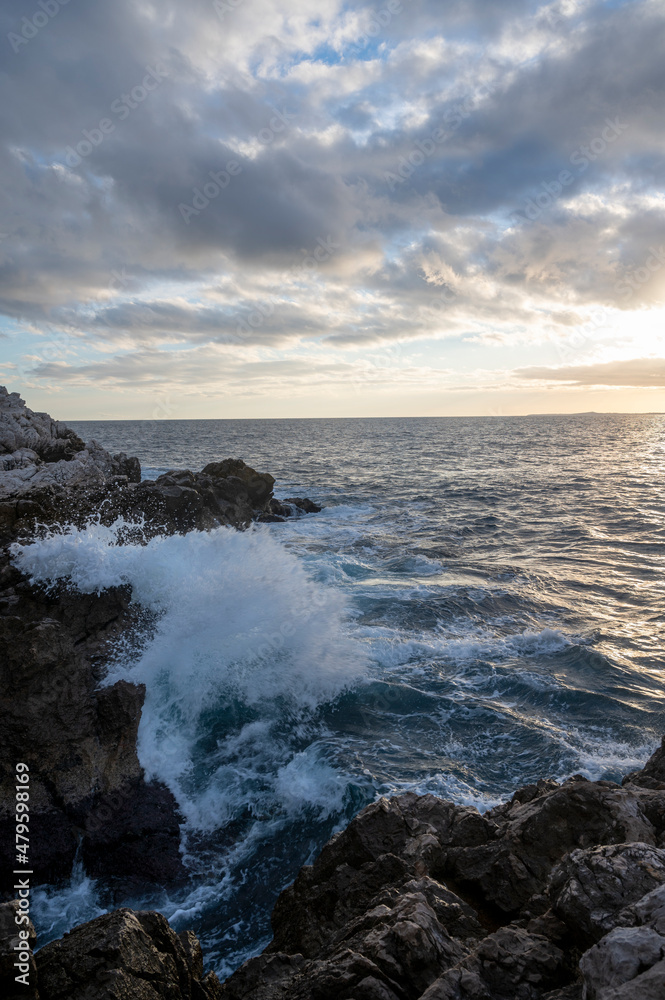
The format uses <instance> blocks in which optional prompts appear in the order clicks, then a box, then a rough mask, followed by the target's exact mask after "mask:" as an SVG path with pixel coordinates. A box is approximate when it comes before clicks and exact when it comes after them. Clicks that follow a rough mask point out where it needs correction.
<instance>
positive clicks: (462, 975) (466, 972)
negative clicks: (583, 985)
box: [421, 927, 565, 1000]
mask: <svg viewBox="0 0 665 1000" xmlns="http://www.w3.org/2000/svg"><path fill="white" fill-rule="evenodd" d="M564 974H565V959H564V954H563V952H562V951H561V950H560V949H559V948H557V947H556V946H555V945H553V944H552V942H551V941H549V940H548V939H547V938H545V937H542V936H540V935H537V934H529V932H527V931H525V930H523V929H521V928H518V927H503V928H501V929H500V930H498V931H496V933H494V934H490V935H489V936H488V937H486V938H485V939H484V940H483V941H481V943H480V944H479V945H478V947H477V948H476V949H475V951H474V952H472V954H471V955H469V956H468V957H467V958H465V959H464V960H463V961H462V962H460V963H459V964H458V965H456V966H455V967H454V968H452V969H449V970H448V971H446V972H445V973H444V974H443V975H442V976H441V977H440V978H439V979H437V980H436V982H435V983H433V984H432V985H431V986H430V987H429V989H427V990H426V991H425V992H424V993H423V994H422V998H421V1000H466V998H469V1000H471V998H474V1000H475V998H478V1000H481V998H482V1000H487V998H497V1000H498V998H501V1000H503V998H506V1000H508V998H511V1000H513V998H514V1000H539V998H540V997H542V995H543V992H544V991H545V990H551V989H552V987H554V986H556V985H558V982H559V981H560V980H561V979H562V978H563V975H564Z"/></svg>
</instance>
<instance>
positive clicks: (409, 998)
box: [223, 751, 665, 1000]
mask: <svg viewBox="0 0 665 1000" xmlns="http://www.w3.org/2000/svg"><path fill="white" fill-rule="evenodd" d="M661 752H662V751H658V752H657V753H656V754H655V755H654V757H653V758H652V759H651V761H649V763H648V764H647V766H646V767H645V769H644V771H643V772H637V773H636V775H634V776H631V780H630V781H629V782H627V783H626V785H625V786H624V787H620V786H619V785H616V784H614V783H613V782H608V781H600V782H590V781H586V780H585V779H583V778H580V777H579V776H578V777H576V778H572V779H570V780H568V781H567V782H564V784H562V785H559V784H557V782H555V781H551V780H548V781H541V782H539V783H538V784H537V785H530V786H527V787H526V788H522V789H520V790H519V791H518V792H517V793H516V794H515V795H514V796H513V798H512V799H511V800H510V802H507V803H505V804H504V805H502V806H498V807H497V808H495V809H493V810H491V811H490V812H488V813H485V815H483V816H481V815H480V814H479V813H478V812H477V811H476V810H475V809H473V808H471V807H469V806H457V805H455V804H453V803H451V802H445V801H442V800H441V799H438V798H435V797H434V796H431V795H426V796H417V795H413V794H407V795H401V796H398V797H397V798H393V799H391V800H386V799H381V800H379V801H378V802H376V803H374V804H373V805H370V806H368V807H367V808H366V809H364V810H363V811H362V812H361V813H359V814H358V816H356V817H355V819H354V820H352V821H351V823H350V824H349V825H348V827H347V828H346V830H344V831H343V832H341V833H339V834H337V835H336V836H335V837H333V839H332V840H331V841H329V843H328V844H326V846H325V847H324V848H323V850H322V851H321V853H320V855H319V857H318V858H317V859H316V861H315V862H314V864H313V865H310V866H305V867H304V868H303V869H302V870H301V872H300V874H299V875H298V878H297V879H296V881H295V883H294V884H293V885H292V886H290V887H289V888H288V889H286V890H285V891H284V892H283V893H282V895H281V896H280V898H279V899H278V901H277V904H276V906H275V909H274V912H273V918H272V923H273V931H274V939H273V941H272V943H271V944H270V945H269V946H268V948H267V949H266V951H265V952H264V953H263V954H262V955H260V956H258V957H257V958H254V959H251V960H250V961H249V962H247V963H245V965H244V966H243V967H242V968H241V969H239V970H238V971H237V972H236V973H235V974H234V975H233V976H232V977H231V978H230V979H229V980H228V981H227V982H226V983H225V984H224V986H223V995H224V997H225V998H228V1000H249V998H251V1000H287V998H288V1000H333V998H334V1000H338V998H339V1000H358V998H365V1000H392V998H396V1000H541V998H543V1000H544V998H545V997H548V998H550V1000H581V997H582V987H583V982H582V978H581V976H580V972H579V969H578V963H579V960H580V958H581V956H582V954H583V953H584V951H585V949H587V948H589V946H592V945H593V944H594V942H599V943H598V945H597V946H594V947H596V948H598V949H600V951H598V952H597V953H596V952H595V951H594V948H592V949H591V952H587V953H586V954H585V958H584V961H583V965H582V968H583V970H584V976H585V977H586V981H587V985H588V987H589V994H588V995H589V997H592V996H594V997H595V996H597V997H598V998H599V1000H615V995H614V993H608V994H607V995H606V994H605V993H604V992H602V990H604V989H614V988H615V987H616V985H617V983H618V978H620V977H621V976H624V977H634V976H637V975H639V976H640V977H644V976H646V978H645V979H644V983H643V984H642V983H641V982H640V988H642V987H643V988H645V989H646V988H647V987H648V988H649V989H652V986H653V983H657V984H658V988H659V989H660V990H661V993H654V994H653V996H661V997H663V996H665V978H663V975H662V973H661V971H660V969H661V965H662V967H663V968H664V969H665V961H663V962H661V952H660V950H659V947H660V946H659V945H658V941H657V940H656V939H657V937H658V935H659V934H660V933H661V932H665V895H662V893H663V892H665V850H663V849H662V847H663V845H664V842H665V815H664V814H663V811H662V810H663V806H664V805H665V789H660V788H652V787H651V786H650V785H647V786H646V787H645V785H644V783H643V779H644V777H645V776H646V777H648V776H649V775H650V774H652V773H653V771H654V768H655V767H657V766H658V761H659V759H660V757H659V755H660V754H661ZM652 890H653V891H652ZM658 893H660V894H661V896H659V897H658V899H655V900H653V901H652V902H651V903H650V904H649V905H648V906H646V908H645V906H644V904H645V901H648V900H650V899H651V898H652V897H656V896H657V894H658ZM645 894H648V895H645ZM661 897H662V898H661ZM640 907H642V909H640ZM659 907H660V908H659ZM658 921H660V923H659V922H658ZM638 925H639V934H638V933H637V932H636V931H632V933H633V937H634V939H635V941H637V940H638V938H639V941H640V942H641V943H640V945H639V947H640V949H641V950H640V954H643V955H644V961H643V962H642V963H640V962H637V963H636V962H634V961H633V963H632V965H631V964H630V962H623V963H620V962H618V960H617V962H615V965H616V966H617V968H616V969H615V968H614V966H613V965H612V962H611V961H610V962H609V965H608V961H609V960H608V958H607V955H608V954H609V951H608V946H607V945H603V941H606V940H608V941H609V940H610V938H611V935H612V934H615V935H618V934H619V931H618V930H617V928H621V933H623V934H624V937H626V941H627V942H628V943H627V944H626V943H624V944H622V946H621V947H622V948H623V950H624V952H625V951H627V949H628V947H629V943H630V942H629V941H628V939H629V938H630V940H633V938H631V937H630V935H629V934H627V932H626V928H627V927H630V928H631V929H633V928H635V927H637V926H638ZM645 927H647V928H648V933H647V931H646V930H644V929H643V928H645ZM608 932H609V933H608ZM606 935H607V938H606ZM663 945H665V939H663ZM603 948H604V950H603ZM622 954H623V952H622ZM589 956H591V957H590V958H589ZM594 956H595V957H594ZM662 959H663V960H665V950H664V951H663V953H662ZM644 963H647V965H648V968H645V965H644ZM658 963H660V964H658ZM619 967H620V968H619ZM608 969H609V971H608ZM617 969H618V971H617ZM599 970H600V971H599ZM594 977H595V978H594ZM613 977H614V978H613ZM629 982H630V979H626V980H625V982H623V985H622V986H621V989H623V990H626V989H627V988H628V985H627V984H628V983H629ZM636 982H637V980H636ZM594 983H597V984H600V985H598V988H597V987H596V986H594V985H593V984H594ZM631 988H632V987H631ZM598 989H600V990H601V991H600V992H598ZM592 990H596V992H595V993H594V992H591V991H592ZM643 995H644V997H650V996H651V995H652V994H651V993H644V994H643ZM633 996H634V997H635V1000H637V997H641V996H642V994H640V993H639V992H633V993H625V997H626V1000H627V998H629V997H631V998H632V997H633ZM619 997H624V993H620V994H619V993H617V995H616V1000H619Z"/></svg>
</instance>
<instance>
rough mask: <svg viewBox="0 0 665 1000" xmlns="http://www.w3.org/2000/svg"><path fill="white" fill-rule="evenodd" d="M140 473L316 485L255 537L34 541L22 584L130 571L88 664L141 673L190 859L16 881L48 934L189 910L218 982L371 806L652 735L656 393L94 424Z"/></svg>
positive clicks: (559, 763)
mask: <svg viewBox="0 0 665 1000" xmlns="http://www.w3.org/2000/svg"><path fill="white" fill-rule="evenodd" d="M71 426H72V427H73V428H74V429H75V430H76V431H77V432H78V433H79V434H80V435H81V436H82V437H83V438H84V439H86V440H90V439H95V440H97V441H98V442H99V443H100V444H102V445H103V446H104V447H105V448H107V449H109V450H110V451H112V452H118V451H124V452H126V453H127V454H129V455H137V456H138V457H139V458H140V460H141V464H142V467H143V475H144V477H146V478H155V477H157V476H158V475H160V474H161V473H163V472H165V471H167V470H169V469H173V468H188V469H192V470H194V471H197V470H200V469H201V468H202V467H203V466H204V465H206V463H208V462H210V461H216V460H220V459H224V458H227V457H233V458H242V459H244V460H245V461H246V462H247V463H248V464H249V465H251V466H253V467H254V468H256V469H258V470H260V471H267V472H270V473H272V475H273V476H274V477H275V479H276V484H275V495H276V496H277V497H279V498H286V497H293V496H306V497H310V498H311V499H313V500H314V501H316V502H318V503H320V504H321V505H322V506H323V510H322V511H321V513H318V514H308V515H305V516H302V517H299V518H296V519H292V520H289V521H287V522H285V523H275V524H262V525H257V526H255V527H253V528H251V529H249V530H247V531H245V532H237V531H234V530H232V529H228V528H219V529H217V530H215V531H212V532H209V533H196V532H195V533H190V534H188V535H185V536H172V537H168V538H167V537H164V538H157V539H154V540H152V541H151V542H150V543H149V544H147V545H142V544H139V543H136V544H127V545H119V544H118V532H119V528H120V526H118V525H116V526H113V527H110V528H109V527H102V526H100V525H99V524H94V523H93V524H91V525H89V526H88V527H87V528H86V529H85V530H82V531H81V530H79V531H77V530H74V529H72V530H71V531H69V532H67V533H65V534H61V535H53V536H51V537H48V538H45V539H42V540H41V541H39V542H36V543H34V544H33V545H31V546H29V547H26V549H25V550H24V552H23V554H22V558H23V559H24V566H25V567H26V568H28V569H29V570H30V572H31V573H32V574H33V575H34V576H35V578H36V579H41V580H42V581H44V582H46V583H49V582H51V583H52V582H54V581H57V580H60V581H62V580H66V581H68V582H69V584H70V585H71V586H73V587H77V588H78V589H80V590H83V591H87V592H90V591H95V590H101V589H103V588H105V587H108V586H112V585H115V584H118V583H129V584H131V586H132V588H133V600H134V601H135V602H136V603H137V604H138V605H139V606H140V607H141V608H142V609H145V612H146V615H145V621H146V625H145V633H144V634H143V636H142V638H141V641H140V643H139V645H138V647H137V646H136V645H133V646H129V645H126V646H123V645H119V646H118V648H117V649H116V650H115V652H114V656H113V662H112V663H111V665H110V667H109V675H108V677H107V679H106V681H105V683H113V682H114V681H115V680H117V679H118V678H121V677H124V678H127V679H128V680H132V681H137V682H143V683H145V684H146V686H147V694H146V702H145V708H144V712H143V717H142V721H141V725H140V730H139V747H138V750H139V757H140V760H141V763H142V765H143V767H144V768H145V771H146V774H147V776H148V777H150V778H153V777H154V778H157V779H159V780H161V781H163V782H165V783H166V784H167V785H168V787H169V788H170V789H171V790H172V791H173V793H174V795H175V796H176V799H177V801H178V804H179V807H180V810H181V812H182V816H183V826H182V851H183V858H184V862H185V864H186V866H187V870H188V872H189V880H188V882H187V884H186V885H185V886H183V887H182V888H180V889H178V890H177V891H173V890H172V891H170V892H169V891H167V890H165V889H156V890H155V891H154V892H153V893H151V894H149V895H144V896H142V897H140V898H128V899H126V900H121V901H118V900H116V901H115V902H111V901H110V899H109V896H108V893H107V890H106V888H105V887H104V886H103V885H101V884H98V883H96V882H95V881H94V880H93V879H91V878H90V877H89V876H88V874H87V873H86V872H85V870H84V869H83V868H82V866H81V864H80V862H79V861H77V862H76V863H75V866H74V870H73V871H72V876H71V880H70V881H69V882H67V883H66V884H62V885H58V886H41V887H39V888H38V889H37V890H36V891H35V893H34V897H33V904H34V905H33V917H34V920H35V923H36V925H37V929H38V934H39V941H38V943H39V944H40V945H43V944H44V943H46V942H47V941H48V940H51V939H53V938H55V937H59V936H60V935H61V934H62V933H63V932H64V931H66V930H68V929H69V928H71V927H72V926H74V925H76V924H77V923H80V922H82V921H84V920H88V919H91V918H92V917H94V916H97V915H98V914H101V913H103V912H106V911H107V910H108V909H109V908H113V907H114V906H118V905H129V906H134V907H138V908H142V909H145V908H155V909H159V910H160V911H161V912H163V913H164V914H165V915H166V916H167V917H168V919H169V920H170V921H171V923H172V925H173V926H174V928H175V929H176V930H178V931H180V930H184V929H185V928H192V929H193V930H194V931H195V932H196V933H197V935H198V936H199V938H200V939H201V942H202V945H203V949H204V954H205V956H206V962H207V966H208V967H209V968H213V969H215V970H216V971H217V972H218V974H219V975H220V976H222V977H224V976H226V975H228V974H229V973H231V972H232V971H233V970H234V969H236V968H237V967H238V966H239V965H240V964H241V963H242V962H243V961H244V960H245V959H247V958H248V957H250V956H251V955H254V954H257V953H258V952H259V951H260V950H262V948H263V947H265V945H266V944H267V943H268V941H269V940H270V938H271V931H270V912H271V910H272V907H273V905H274V902H275V900H276V898H277V896H278V894H279V893H280V891H281V890H282V889H284V888H285V887H286V886H287V885H288V884H289V883H290V882H292V881H293V879H294V878H295V876H296V874H297V872H298V870H299V868H300V867H301V866H302V865H303V864H305V863H308V862H311V861H312V859H313V858H314V857H315V856H316V855H317V853H318V852H319V850H320V849H321V847H322V846H323V844H324V843H325V842H326V841H327V840H328V839H329V838H330V836H331V835H332V834H333V833H334V832H335V831H337V830H340V829H342V828H343V827H344V826H345V825H346V824H347V823H348V821H349V820H350V819H351V818H352V817H353V816H354V815H355V814H356V813H357V812H358V811H359V810H360V809H362V808H363V807H364V806H365V805H367V804H368V803H370V802H372V801H374V800H375V799H376V798H377V797H379V796H382V795H385V796H390V795H396V794H399V793H402V792H405V791H413V792H418V793H427V792H431V793H433V794H435V795H438V796H441V797H443V798H446V799H451V800H452V801H454V802H457V803H465V804H470V805H473V806H476V807H477V808H478V809H479V810H481V811H483V810H486V809H487V808H490V807H491V806H492V805H494V804H496V803H498V802H500V801H502V800H504V799H506V798H507V797H510V795H511V794H512V793H513V791H514V790H515V789H516V788H517V787H519V786H520V785H524V784H526V783H528V782H531V781H535V780H537V779H539V778H543V777H552V778H556V779H557V780H562V779H565V778H567V777H569V776H570V775H573V774H582V775H585V776H586V777H588V778H590V779H600V778H605V779H612V780H616V781H619V780H620V779H621V777H622V775H624V774H625V773H626V772H628V771H630V770H631V769H635V768H638V767H640V766H642V765H643V764H644V762H645V761H646V759H647V757H648V756H649V755H650V754H651V753H652V752H653V750H654V749H655V747H656V745H657V744H658V743H659V741H660V738H661V736H662V734H663V733H664V732H665V691H664V689H663V679H664V676H665V673H664V667H665V661H664V657H663V648H664V634H663V633H664V626H665V600H664V591H663V579H664V569H665V566H664V562H665V415H662V414H638V415H624V414H597V413H588V414H575V415H565V416H559V415H552V416H551V415H538V416H516V417H496V416H495V417H478V418H457V417H445V418H444V417H442V418H427V419H415V418H414V419H400V418H395V419H311V420H309V419H303V420H267V419H266V420H183V421H181V420H163V421H159V420H156V421H99V422H98V421H90V422H72V423H71Z"/></svg>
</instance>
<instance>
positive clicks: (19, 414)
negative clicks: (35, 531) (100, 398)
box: [0, 386, 141, 496]
mask: <svg viewBox="0 0 665 1000" xmlns="http://www.w3.org/2000/svg"><path fill="white" fill-rule="evenodd" d="M118 477H119V478H126V479H127V481H128V482H139V481H140V479H141V466H140V464H139V461H138V459H137V458H128V457H127V456H126V455H125V454H122V453H121V454H119V455H110V454H109V453H108V452H107V451H106V450H105V449H104V448H102V447H101V446H100V445H98V444H97V443H96V442H95V441H91V442H90V443H89V444H88V445H86V444H85V443H84V442H83V441H82V440H81V438H80V437H79V436H78V435H77V434H76V433H75V432H74V431H73V430H71V429H70V428H69V427H67V426H66V425H65V424H63V423H60V422H58V421H57V420H53V419H52V418H51V417H50V416H49V415H48V413H34V412H33V411H32V410H31V409H29V408H28V407H27V406H26V405H25V403H24V401H23V400H22V399H21V397H20V396H19V394H18V393H17V392H12V393H8V392H7V390H6V388H5V387H4V386H0V495H4V496H10V495H12V494H24V493H26V492H28V491H30V492H31V491H32V490H34V489H41V488H44V487H46V486H53V487H56V488H61V489H62V488H69V489H77V490H78V489H81V488H86V489H87V488H94V487H100V486H103V485H104V484H106V483H107V482H110V481H111V480H113V479H114V478H118Z"/></svg>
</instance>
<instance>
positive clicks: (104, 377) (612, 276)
mask: <svg viewBox="0 0 665 1000" xmlns="http://www.w3.org/2000/svg"><path fill="white" fill-rule="evenodd" d="M0 29H1V30H0V79H1V80H2V86H3V90H4V95H5V97H4V100H3V101H2V102H1V103H0V170H1V175H2V185H1V186H0V382H2V383H3V384H6V385H7V387H8V388H9V390H10V391H19V392H20V393H21V395H22V396H23V397H24V398H25V399H26V400H27V402H28V405H30V406H31V407H32V408H33V409H38V410H47V411H49V412H51V413H53V415H54V416H56V417H58V418H61V419H67V418H69V419H110V418H115V419H118V418H132V419H139V418H140V419H155V418H164V419H169V418H173V419H175V418H186V417H198V418H202V417H218V418H220V417H330V416H421V415H422V416H434V415H472V414H479V415H493V414H494V415H506V414H519V413H536V412H539V413H550V412H580V411H587V410H597V411H624V412H644V411H648V412H654V411H665V185H664V181H665V155H664V153H665V113H664V110H663V109H664V108H665V58H663V53H665V0H632V2H622V0H555V2H553V3H547V4H542V3H533V2H529V0H501V2H497V0H459V2H457V0H377V3H375V4H373V5H366V4H364V3H362V2H342V0H289V2H288V3H286V2H284V0H159V2H147V0H114V2H113V3H99V2H98V0H67V2H63V0H34V2H33V0H4V2H3V4H2V8H1V9H0Z"/></svg>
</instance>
